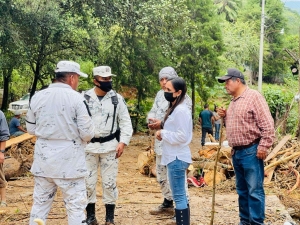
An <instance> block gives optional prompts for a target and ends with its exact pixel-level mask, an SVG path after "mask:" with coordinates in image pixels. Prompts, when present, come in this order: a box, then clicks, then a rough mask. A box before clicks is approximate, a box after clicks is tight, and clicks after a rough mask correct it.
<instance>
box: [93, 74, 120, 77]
mask: <svg viewBox="0 0 300 225" xmlns="http://www.w3.org/2000/svg"><path fill="white" fill-rule="evenodd" d="M95 76H100V77H116V76H117V75H115V74H108V75H104V74H101V75H100V74H95V75H94V77H95Z"/></svg>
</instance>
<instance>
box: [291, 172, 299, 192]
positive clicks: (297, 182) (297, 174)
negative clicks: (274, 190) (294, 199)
mask: <svg viewBox="0 0 300 225" xmlns="http://www.w3.org/2000/svg"><path fill="white" fill-rule="evenodd" d="M291 169H292V171H293V172H294V174H295V175H296V178H297V179H296V183H295V185H294V186H293V187H292V188H291V189H290V190H288V194H289V193H291V192H292V191H293V190H295V189H296V188H297V187H298V186H299V183H300V176H299V172H298V171H297V170H295V169H294V168H291Z"/></svg>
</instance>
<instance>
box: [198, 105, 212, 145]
mask: <svg viewBox="0 0 300 225" xmlns="http://www.w3.org/2000/svg"><path fill="white" fill-rule="evenodd" d="M213 120H216V118H215V117H214V115H213V113H212V112H211V111H210V110H209V105H208V104H205V105H204V110H202V111H201V112H200V114H199V123H200V125H201V131H202V137H201V145H202V146H204V145H205V138H206V133H209V134H211V135H213V129H212V127H213V126H212V124H213Z"/></svg>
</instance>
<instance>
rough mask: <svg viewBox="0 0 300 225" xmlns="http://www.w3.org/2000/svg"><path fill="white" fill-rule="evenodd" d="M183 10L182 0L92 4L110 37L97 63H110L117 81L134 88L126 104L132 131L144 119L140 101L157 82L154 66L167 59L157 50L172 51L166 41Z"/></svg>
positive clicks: (156, 68) (152, 91)
mask: <svg viewBox="0 0 300 225" xmlns="http://www.w3.org/2000/svg"><path fill="white" fill-rule="evenodd" d="M187 13H188V11H187V8H186V7H185V5H184V1H177V2H176V4H174V1H171V0H168V1H162V0H160V1H154V0H150V1H145V2H144V1H136V0H133V1H101V2H100V1H99V2H97V3H96V5H95V15H96V16H98V17H99V22H100V25H101V26H103V27H104V30H106V31H107V33H106V34H105V35H106V36H109V37H110V40H107V44H106V49H105V51H104V52H103V53H102V54H103V56H104V57H103V58H100V59H99V60H98V64H101V63H107V64H109V65H111V66H112V67H113V69H114V71H116V73H117V74H118V75H119V77H117V79H118V82H120V84H122V85H128V86H134V87H135V88H136V90H137V95H136V102H135V103H134V105H132V107H131V108H130V110H131V115H132V116H133V115H134V118H133V121H134V122H133V125H134V129H135V131H137V129H138V123H139V120H140V119H143V120H144V118H143V114H144V113H145V111H144V107H143V101H144V100H145V99H146V97H147V96H149V95H151V96H153V95H154V94H153V93H154V91H156V90H157V89H156V88H153V86H157V84H158V82H157V74H158V68H159V67H160V65H161V64H163V63H164V65H163V66H167V65H166V64H165V62H170V60H168V59H164V60H162V54H161V52H163V54H165V55H169V56H170V55H172V50H171V49H170V45H171V44H166V43H167V42H168V41H169V40H170V38H172V35H171V33H172V31H173V30H174V29H175V28H177V27H178V26H179V25H180V24H179V23H178V20H180V19H182V18H185V17H186V15H187ZM162 45H163V46H162ZM168 47H169V49H168ZM166 58H167V57H166ZM160 60H161V61H160ZM154 72H156V73H155V75H153V74H154ZM145 82H147V85H146V84H145Z"/></svg>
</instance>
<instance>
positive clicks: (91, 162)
mask: <svg viewBox="0 0 300 225" xmlns="http://www.w3.org/2000/svg"><path fill="white" fill-rule="evenodd" d="M93 74H94V84H95V87H94V88H93V89H90V90H88V91H87V92H85V93H84V96H85V98H86V100H87V102H88V107H89V110H90V112H91V114H92V118H93V123H94V125H95V137H94V138H93V139H92V140H91V143H89V144H88V146H87V147H86V163H87V168H88V173H89V175H88V177H87V178H86V186H87V196H88V205H87V207H86V211H87V219H86V223H87V224H88V225H97V224H98V223H97V219H96V216H95V203H96V184H97V178H98V173H97V171H98V167H99V166H100V171H101V181H102V190H103V197H102V200H103V203H104V204H105V208H106V218H105V225H110V224H114V210H115V204H116V200H117V198H118V189H117V184H116V180H117V174H118V158H119V157H120V156H121V155H122V153H123V151H124V147H125V146H126V145H128V144H129V141H130V138H131V136H132V132H133V130H132V125H131V119H130V116H129V113H128V109H127V106H126V103H125V101H124V98H123V97H122V96H121V95H119V94H117V93H116V92H115V91H114V90H112V81H111V80H112V76H115V75H113V74H111V68H110V67H109V66H99V67H96V68H94V69H93ZM113 101H117V105H116V109H114V106H115V104H113ZM114 110H116V111H115V113H114ZM114 114H115V115H114ZM118 127H119V128H120V132H121V135H120V139H119V141H118V140H117V139H116V131H117V128H118Z"/></svg>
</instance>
